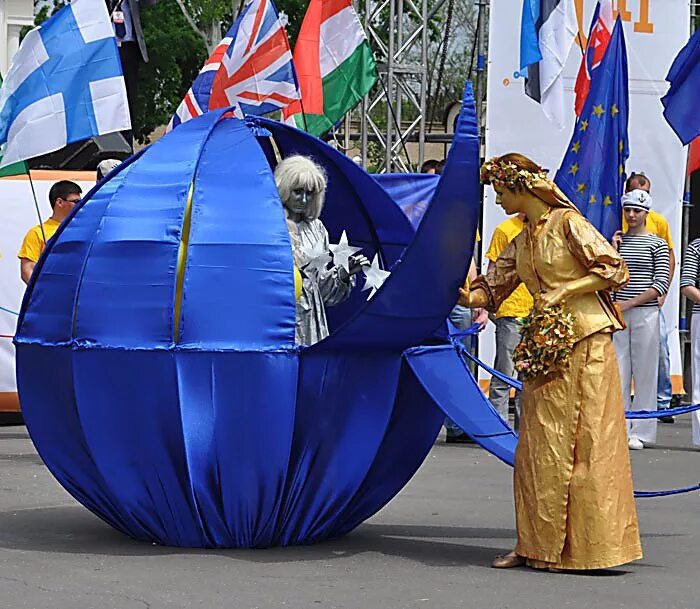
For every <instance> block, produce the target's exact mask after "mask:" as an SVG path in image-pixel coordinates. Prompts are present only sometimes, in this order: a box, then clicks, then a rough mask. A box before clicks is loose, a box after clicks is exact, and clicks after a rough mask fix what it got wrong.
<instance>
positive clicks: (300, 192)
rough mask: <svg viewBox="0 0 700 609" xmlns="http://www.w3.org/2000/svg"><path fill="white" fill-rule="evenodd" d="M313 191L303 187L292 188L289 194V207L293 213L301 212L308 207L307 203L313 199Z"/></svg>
mask: <svg viewBox="0 0 700 609" xmlns="http://www.w3.org/2000/svg"><path fill="white" fill-rule="evenodd" d="M314 194H315V193H314V191H312V190H306V189H305V188H295V189H294V190H292V193H291V196H290V197H289V202H288V205H289V209H291V210H292V211H293V212H294V213H295V214H303V213H305V212H306V210H307V209H308V207H309V204H310V203H311V201H312V200H313V197H314Z"/></svg>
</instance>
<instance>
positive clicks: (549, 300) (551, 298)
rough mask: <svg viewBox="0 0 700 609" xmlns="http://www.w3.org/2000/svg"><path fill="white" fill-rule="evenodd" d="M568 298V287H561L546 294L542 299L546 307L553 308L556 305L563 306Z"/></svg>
mask: <svg viewBox="0 0 700 609" xmlns="http://www.w3.org/2000/svg"><path fill="white" fill-rule="evenodd" d="M566 296H567V291H566V286H561V287H560V288H557V289H555V290H550V291H549V292H545V293H544V294H542V295H541V296H540V299H541V301H542V304H543V305H544V306H545V307H552V306H554V305H558V304H561V303H562V302H563V301H564V300H566Z"/></svg>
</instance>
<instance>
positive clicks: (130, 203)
mask: <svg viewBox="0 0 700 609" xmlns="http://www.w3.org/2000/svg"><path fill="white" fill-rule="evenodd" d="M223 114H224V111H216V112H210V113H208V114H205V115H204V116H202V117H200V118H198V119H195V120H193V121H190V122H188V123H185V124H183V125H181V126H180V127H178V128H177V129H175V130H174V131H173V132H171V133H170V134H168V135H167V136H165V137H164V138H162V139H161V140H159V141H158V142H156V143H155V144H153V145H152V146H151V147H149V148H148V149H147V150H145V151H144V152H143V153H141V155H140V157H137V158H135V159H133V160H132V161H131V162H130V163H127V164H125V165H124V166H122V167H121V168H120V169H119V170H118V171H116V172H114V173H113V174H112V175H110V177H109V179H108V180H107V181H106V182H103V183H102V184H101V185H100V187H99V188H97V189H94V190H93V191H92V192H91V193H90V194H89V195H88V196H87V197H86V198H85V199H84V200H83V202H82V203H81V205H80V206H79V207H78V208H77V209H76V210H75V212H74V214H73V217H72V219H71V220H70V222H69V223H67V224H65V225H64V226H62V227H61V229H60V230H59V232H58V233H57V237H56V239H55V240H53V241H52V242H51V243H50V245H49V247H48V248H47V250H46V251H45V252H44V254H43V256H42V259H41V260H40V262H39V264H38V266H37V268H38V269H39V270H38V272H37V273H36V274H35V276H34V278H33V280H32V282H31V283H30V286H29V287H28V290H27V294H26V296H25V301H24V305H23V310H22V316H21V318H20V323H19V327H18V332H17V337H16V339H15V344H16V347H17V380H18V387H19V392H20V399H21V403H22V407H23V411H24V415H25V419H26V422H27V426H28V428H29V431H30V434H31V436H32V439H33V440H34V442H35V444H36V446H37V449H38V451H39V453H40V455H41V456H42V458H43V459H44V461H45V462H46V464H47V466H48V467H49V469H50V470H51V472H52V473H53V474H54V476H55V477H56V478H57V480H58V481H59V482H60V483H61V484H62V485H63V486H64V487H65V488H66V489H67V490H68V491H69V492H70V493H71V494H72V495H73V496H74V497H75V498H76V499H77V500H78V501H80V502H81V503H82V504H83V505H85V506H86V507H87V508H88V509H90V510H91V511H92V512H94V513H95V514H97V515H98V516H100V517H101V518H103V519H104V520H105V521H106V522H108V523H109V524H111V525H112V526H114V527H115V528H117V529H118V530H120V531H122V532H124V533H126V534H128V535H131V536H132V537H134V538H137V539H142V540H148V541H153V542H157V543H162V544H168V545H175V546H191V547H268V546H273V545H280V544H282V545H288V544H301V543H310V542H314V541H318V540H321V539H324V538H327V537H332V536H335V535H340V534H343V533H346V532H348V531H350V530H352V529H353V528H354V527H356V526H357V525H358V524H359V523H361V522H362V521H363V520H364V519H366V518H367V517H369V516H371V515H372V514H373V513H375V512H376V511H377V510H379V509H380V508H381V507H382V506H384V505H385V504H386V502H387V501H389V500H390V499H391V497H393V496H394V495H395V494H396V493H397V492H398V491H399V490H400V489H401V487H402V486H403V485H404V484H405V483H406V482H407V481H408V480H409V479H410V477H411V476H412V475H413V473H414V472H415V471H416V469H417V468H418V467H419V466H420V463H421V462H422V461H423V459H424V458H425V456H426V455H427V453H428V451H429V450H430V447H431V446H432V443H433V442H434V440H435V437H436V435H437V433H438V430H439V428H440V424H441V421H442V418H443V416H444V415H443V413H442V412H441V411H440V410H439V408H437V407H436V404H435V401H436V399H437V400H438V401H441V398H440V397H439V396H431V391H433V388H432V386H426V384H425V382H424V381H425V376H426V373H421V380H420V381H419V379H418V378H417V376H416V373H415V371H414V370H415V369H416V368H415V366H414V365H412V363H411V360H408V359H405V358H404V356H403V352H404V350H405V349H406V348H407V347H415V346H417V345H419V344H420V342H421V341H423V340H424V339H426V338H428V337H429V336H430V333H431V332H432V330H433V329H434V328H435V327H436V326H437V325H438V324H439V323H440V322H441V321H442V320H444V319H445V317H446V316H447V313H448V312H449V310H450V308H451V307H452V305H453V304H454V300H455V297H456V296H455V295H456V293H457V286H458V285H459V284H460V283H461V282H462V280H463V278H464V275H465V273H466V261H467V260H468V258H469V255H470V249H471V246H470V244H471V243H473V235H474V231H475V230H476V222H477V217H478V213H479V200H478V191H479V185H478V165H479V159H478V142H477V138H476V131H475V128H476V124H475V118H474V109H473V100H472V95H471V89H470V88H468V89H467V91H466V93H465V100H464V110H463V114H462V118H461V122H460V125H461V127H460V128H459V129H458V136H457V138H456V142H455V145H454V147H453V150H452V152H451V155H450V161H449V162H448V165H447V168H446V171H445V174H444V177H443V179H442V181H441V183H440V186H439V187H438V190H437V192H436V194H435V197H434V199H433V201H432V203H431V206H430V210H429V212H428V213H427V214H426V216H425V218H424V220H423V222H422V223H421V226H420V229H419V231H418V234H417V235H416V236H415V238H412V237H411V235H412V232H413V229H412V228H411V226H410V224H409V223H408V221H407V219H406V218H405V216H403V214H402V213H401V211H400V210H399V208H398V207H397V206H396V205H395V204H394V203H393V201H392V200H391V199H390V198H388V196H387V195H386V193H385V192H384V191H383V190H382V189H381V188H380V187H379V186H378V185H377V184H376V183H375V182H374V181H373V180H372V178H371V177H370V176H368V175H367V174H365V173H364V171H363V170H362V169H361V168H359V167H357V166H356V165H355V164H354V163H352V161H349V160H348V159H346V158H345V157H344V156H343V155H342V154H340V153H338V152H336V151H334V150H333V149H331V148H329V147H328V146H326V145H325V144H323V143H322V142H320V141H319V140H315V139H314V138H311V137H309V136H308V135H306V134H303V133H301V132H298V131H296V130H294V129H291V128H289V127H286V126H283V125H279V124H277V123H274V122H271V121H265V120H260V119H257V120H254V121H248V122H246V121H239V120H238V119H234V118H224V117H223ZM264 130H267V131H269V133H270V134H271V135H270V136H269V137H271V138H273V139H274V141H275V144H276V145H277V147H278V149H280V150H282V151H283V152H284V153H290V152H302V153H305V154H311V155H312V156H314V157H315V158H316V159H317V160H318V161H319V162H321V163H322V164H323V165H324V167H325V168H326V170H327V172H328V175H329V179H330V182H329V192H328V199H327V200H328V204H327V207H326V210H325V212H324V221H325V222H326V223H327V224H328V226H329V229H330V231H331V233H332V236H333V237H334V238H337V237H338V236H339V232H340V231H341V230H342V229H343V228H345V229H347V230H348V234H349V235H350V239H351V242H352V243H355V244H358V245H360V244H361V245H363V246H364V247H365V251H366V252H367V253H370V254H372V253H374V252H379V253H380V254H381V256H382V257H383V259H384V261H385V263H386V264H387V265H391V266H392V268H393V274H392V276H391V277H390V278H389V280H388V281H387V282H386V284H385V285H384V286H383V287H382V288H381V289H380V290H379V291H378V293H377V294H376V295H375V296H374V298H373V299H372V300H371V301H370V302H369V303H367V302H366V294H367V293H366V292H365V293H364V294H360V293H359V289H358V290H356V294H355V295H354V300H353V301H352V303H351V304H350V305H349V307H348V308H347V309H345V311H344V315H345V317H342V316H340V313H342V311H340V312H336V314H338V315H339V317H338V318H337V319H336V321H335V326H336V328H340V329H338V330H336V331H335V332H334V333H332V334H331V336H330V337H329V338H328V339H326V340H325V341H322V342H321V343H319V344H317V345H314V346H313V347H310V348H300V347H297V346H296V345H295V344H294V316H295V312H294V306H295V303H294V286H293V272H292V270H293V267H292V254H291V246H290V243H289V236H288V233H287V228H286V224H285V219H284V212H283V208H282V204H281V202H280V200H279V196H278V195H277V191H276V188H275V186H274V181H273V176H272V167H271V156H270V153H271V146H270V141H269V140H268V139H267V137H268V136H266V135H265V132H264ZM192 183H194V194H193V200H192V208H191V229H190V231H189V235H187V236H188V237H189V245H188V247H187V250H186V257H185V267H184V275H183V277H184V281H183V290H182V307H181V317H180V319H179V323H176V320H175V311H176V310H177V306H176V302H177V300H178V293H177V285H178V262H177V260H178V250H179V248H180V247H181V239H182V238H183V237H185V236H186V235H183V226H184V220H185V215H186V201H187V194H188V192H189V190H190V186H191V184H192ZM406 244H408V247H405V246H406ZM176 327H177V328H178V331H177V332H176Z"/></svg>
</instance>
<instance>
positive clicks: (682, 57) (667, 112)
mask: <svg viewBox="0 0 700 609" xmlns="http://www.w3.org/2000/svg"><path fill="white" fill-rule="evenodd" d="M666 80H667V81H669V82H670V83H671V88H670V89H669V90H668V93H667V94H666V95H665V96H664V97H663V98H662V99H661V102H662V103H663V105H664V116H665V117H666V120H667V121H668V123H669V125H671V127H672V128H673V130H674V131H675V132H676V135H678V137H679V138H680V140H681V142H683V143H684V144H690V142H692V141H693V140H694V139H695V138H696V137H697V136H698V135H700V112H698V97H700V30H698V31H697V32H695V35H694V36H693V37H692V38H691V39H690V41H689V42H688V44H686V45H685V47H684V48H683V50H682V51H681V52H680V53H678V57H676V59H675V61H674V62H673V65H672V66H671V70H670V71H669V73H668V76H667V77H666Z"/></svg>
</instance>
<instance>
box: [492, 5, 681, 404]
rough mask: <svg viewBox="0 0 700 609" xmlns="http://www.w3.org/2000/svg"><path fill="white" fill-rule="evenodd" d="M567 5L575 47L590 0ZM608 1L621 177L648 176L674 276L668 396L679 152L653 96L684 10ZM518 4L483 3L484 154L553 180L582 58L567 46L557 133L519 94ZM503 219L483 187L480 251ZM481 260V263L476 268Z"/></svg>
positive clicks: (677, 41)
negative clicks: (619, 107) (623, 150)
mask: <svg viewBox="0 0 700 609" xmlns="http://www.w3.org/2000/svg"><path fill="white" fill-rule="evenodd" d="M515 4H517V5H518V7H517V10H516V9H515V7H514V5H515ZM575 4H576V8H577V16H578V19H579V27H580V30H581V35H580V39H581V42H582V44H583V41H584V40H585V35H586V34H587V32H588V27H589V24H590V21H591V18H592V14H593V10H594V8H595V5H596V1H595V0H575ZM615 4H616V6H617V9H618V10H619V12H620V15H621V16H622V19H623V21H624V26H625V38H626V40H627V55H628V61H629V87H630V113H629V141H630V158H629V161H628V162H627V173H628V175H629V174H630V173H631V172H632V171H635V172H644V173H645V174H646V175H647V176H649V178H650V180H651V182H652V189H651V194H652V196H653V199H654V209H655V210H656V211H658V212H659V213H661V214H663V215H664V216H665V217H666V219H667V220H668V222H669V224H670V227H671V233H672V235H673V241H674V246H675V254H676V273H675V276H674V280H673V284H672V286H671V291H670V294H669V297H668V299H667V301H666V305H665V307H664V312H665V314H666V319H667V323H668V326H669V332H670V336H669V341H670V347H671V373H672V375H673V376H674V393H676V392H678V390H679V389H680V386H681V385H680V381H681V378H682V377H681V375H682V370H681V363H680V348H679V340H678V318H679V315H678V311H679V287H678V283H679V279H678V276H679V271H680V261H681V255H680V254H681V251H680V248H681V215H682V200H683V187H684V175H685V166H686V152H685V149H684V148H683V147H682V146H681V144H680V142H679V140H678V138H677V137H676V135H675V134H674V133H673V131H672V130H671V128H670V127H669V126H668V123H666V120H665V119H664V117H663V115H662V110H663V106H662V105H661V101H660V98H661V97H662V96H663V95H664V94H665V92H666V90H667V88H668V83H667V82H666V80H665V79H666V74H668V70H669V68H670V67H671V63H672V62H673V59H674V58H675V56H676V55H677V54H678V52H679V51H680V50H681V48H682V47H683V45H685V43H686V42H687V41H688V37H689V32H690V7H689V2H688V0H617V2H616V3H615ZM521 5H522V3H521V2H519V3H514V2H513V1H512V0H492V2H491V20H490V32H489V57H488V98H487V100H488V108H487V119H486V120H487V122H486V156H487V157H491V156H494V155H500V154H505V153H506V152H522V153H524V154H526V155H527V156H529V157H531V158H532V159H533V160H534V161H536V162H537V163H539V164H540V165H543V166H544V167H547V168H549V169H550V170H551V171H552V174H551V175H552V177H553V176H554V173H555V172H556V170H557V169H558V167H559V164H560V162H561V160H562V158H563V157H564V153H565V151H566V147H567V145H568V143H569V140H570V139H571V134H572V131H573V125H574V120H575V114H574V83H575V82H576V74H577V72H578V68H579V64H580V62H581V55H582V54H581V50H580V48H579V46H578V44H576V45H574V47H573V48H572V50H571V53H570V55H569V58H568V61H567V64H566V67H565V70H564V86H565V89H566V91H565V94H566V98H567V100H568V101H567V112H568V117H567V121H568V127H567V128H565V129H564V130H562V131H559V130H558V129H557V128H556V127H555V126H554V125H553V124H552V123H550V122H549V121H548V120H547V118H546V117H545V116H544V114H543V112H542V109H541V108H540V106H539V104H537V103H536V102H534V101H533V100H531V99H530V98H528V97H527V96H526V95H525V92H524V86H523V85H524V83H523V79H522V78H521V77H520V75H519V73H518V69H519V40H520V17H521V14H520V6H521ZM504 219H505V216H504V214H503V212H502V210H501V209H500V208H499V207H498V206H497V205H496V204H495V200H494V194H493V189H491V188H488V189H486V197H485V204H484V224H483V233H484V244H483V245H484V251H485V250H486V248H487V247H488V244H489V241H490V238H491V235H492V234H493V230H494V228H495V227H496V226H497V225H498V224H499V223H500V222H502V221H503V220H504ZM487 263H488V260H486V259H484V263H483V270H484V271H485V269H486V265H487ZM489 325H490V328H489V329H488V331H487V332H486V333H485V334H483V335H482V338H481V341H480V347H481V350H480V354H481V356H482V357H483V359H484V360H485V361H486V362H492V361H493V357H494V332H493V326H492V325H491V324H489ZM482 374H483V373H482Z"/></svg>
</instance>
